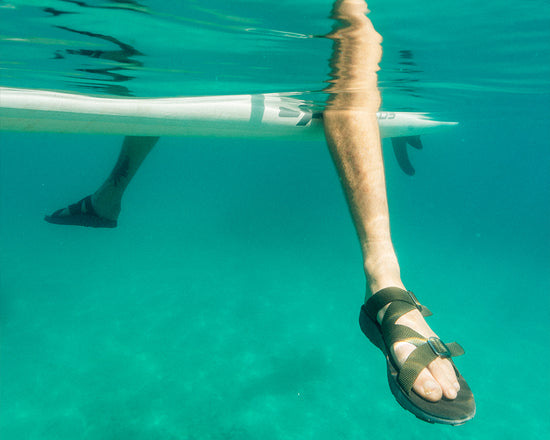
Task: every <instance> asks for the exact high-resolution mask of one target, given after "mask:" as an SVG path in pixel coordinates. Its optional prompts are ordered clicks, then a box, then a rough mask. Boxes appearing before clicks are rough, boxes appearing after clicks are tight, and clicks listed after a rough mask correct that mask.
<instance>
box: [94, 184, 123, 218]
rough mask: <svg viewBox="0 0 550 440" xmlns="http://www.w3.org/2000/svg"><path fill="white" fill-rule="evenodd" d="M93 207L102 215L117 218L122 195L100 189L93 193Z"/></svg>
mask: <svg viewBox="0 0 550 440" xmlns="http://www.w3.org/2000/svg"><path fill="white" fill-rule="evenodd" d="M92 207H93V208H94V210H95V212H96V214H97V215H99V216H100V217H103V218H106V219H109V220H117V219H118V216H119V214H120V210H121V197H118V196H116V195H114V194H104V193H102V192H99V191H98V192H96V193H94V194H92Z"/></svg>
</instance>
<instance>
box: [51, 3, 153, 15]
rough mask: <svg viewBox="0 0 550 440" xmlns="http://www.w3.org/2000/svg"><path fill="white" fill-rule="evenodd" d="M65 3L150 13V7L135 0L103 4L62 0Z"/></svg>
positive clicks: (84, 6)
mask: <svg viewBox="0 0 550 440" xmlns="http://www.w3.org/2000/svg"><path fill="white" fill-rule="evenodd" d="M61 1H63V2H65V3H72V4H74V5H78V6H81V7H83V8H94V9H123V10H125V11H135V12H142V13H145V14H147V13H149V8H147V6H144V5H142V4H140V3H139V2H136V1H133V0H110V1H108V2H106V4H103V5H102V6H96V5H89V4H88V3H86V2H81V1H76V0H61ZM111 3H114V4H111Z"/></svg>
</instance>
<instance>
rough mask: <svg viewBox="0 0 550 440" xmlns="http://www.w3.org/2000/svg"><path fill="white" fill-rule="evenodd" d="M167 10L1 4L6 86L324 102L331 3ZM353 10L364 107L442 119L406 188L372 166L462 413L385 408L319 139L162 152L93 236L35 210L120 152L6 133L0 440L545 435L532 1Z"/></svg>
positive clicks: (548, 151) (545, 300)
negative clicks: (365, 53)
mask: <svg viewBox="0 0 550 440" xmlns="http://www.w3.org/2000/svg"><path fill="white" fill-rule="evenodd" d="M45 3H47V5H45ZM181 3H182V4H181V5H178V4H176V5H173V4H171V3H170V2H153V1H150V2H145V1H144V2H142V3H140V4H139V5H138V4H137V2H124V3H123V2H93V1H87V2H78V3H77V2H71V1H62V0H59V1H52V2H34V1H30V0H28V1H10V2H0V22H2V30H1V31H0V41H1V44H0V69H1V70H0V85H1V86H10V87H30V88H41V89H51V90H64V91H70V92H76V93H93V94H117V95H123V96H181V95H202V94H208V95H213V94H234V93H261V92H300V93H304V94H307V95H309V96H312V97H313V98H314V99H319V100H322V98H323V94H322V93H319V92H320V91H322V89H323V88H324V87H325V85H326V83H325V81H326V80H327V78H328V73H329V67H328V59H329V58H330V53H331V44H330V42H329V41H328V40H326V39H323V38H312V37H313V36H319V35H323V34H326V33H327V32H329V31H330V28H331V26H332V23H331V22H330V20H329V19H328V18H327V17H328V15H329V13H330V9H331V6H332V2H331V1H329V0H324V1H311V0H307V1H304V2H301V3H300V4H296V2H286V1H279V2H270V3H266V2H257V1H244V0H243V1H232V2H221V1H214V0H213V1H204V0H202V1H198V0H197V1H186V2H181ZM106 6H109V8H106ZM369 7H370V9H371V11H372V12H371V14H370V18H371V20H372V21H373V23H374V26H375V27H376V29H377V30H378V32H379V33H380V34H381V35H382V36H383V38H384V42H383V48H384V57H383V61H382V63H381V71H380V74H379V84H380V88H381V90H382V95H383V108H384V109H392V110H404V111H425V112H430V113H432V114H434V115H436V116H437V117H439V118H441V119H444V120H454V121H458V122H460V124H459V125H458V126H457V127H456V128H453V129H452V130H450V131H447V132H444V133H440V134H433V135H429V136H425V137H424V139H423V142H424V150H422V151H412V152H411V160H412V162H413V163H414V165H415V167H416V170H417V173H416V175H415V176H414V177H408V176H406V175H404V174H403V173H402V171H401V170H400V169H399V167H398V166H397V164H396V162H395V158H394V157H393V154H392V151H391V148H385V150H384V153H385V163H386V174H387V185H388V195H389V202H390V211H391V215H392V234H393V240H394V244H395V246H396V248H397V252H398V256H399V260H400V263H401V269H402V274H403V278H404V280H405V282H406V284H407V286H408V287H409V288H410V289H412V290H414V291H415V293H416V294H417V296H418V297H419V298H420V299H421V301H422V302H424V303H426V304H427V305H428V306H429V307H430V309H431V310H432V311H433V312H434V316H433V317H432V318H430V320H429V321H430V323H431V324H432V326H433V328H434V330H436V331H437V332H438V333H439V335H440V336H441V337H442V338H443V339H444V340H448V341H453V340H457V341H459V342H460V343H461V344H462V345H463V346H464V347H465V349H466V355H465V356H463V357H462V358H458V359H457V365H458V367H459V369H460V370H461V372H462V374H463V375H464V376H465V377H466V379H467V380H468V382H469V384H470V385H471V387H472V389H473V390H474V393H475V395H476V401H477V406H478V414H477V416H476V418H475V419H474V420H473V421H471V422H468V423H467V424H466V425H464V426H462V427H456V428H451V427H445V426H435V425H429V424H426V423H424V422H421V421H418V420H416V419H415V418H414V416H412V415H410V414H409V413H407V412H405V411H403V410H402V409H401V408H400V407H399V405H398V404H397V403H396V402H395V400H394V398H393V396H392V395H391V393H390V391H389V388H388V385H387V382H386V378H385V374H386V373H385V364H384V361H383V358H382V356H381V355H380V353H379V352H378V351H377V350H376V349H375V348H374V347H372V346H371V345H370V344H369V342H368V341H367V340H366V338H365V337H364V336H363V335H362V334H361V332H360V330H359V327H358V324H357V317H358V312H359V306H360V304H361V302H362V300H363V295H364V291H365V280H364V275H363V271H362V261H361V255H360V251H359V246H358V244H357V239H356V237H355V231H354V229H353V226H352V223H351V220H350V218H349V214H348V211H347V207H346V204H345V201H344V198H343V195H342V191H341V189H340V187H339V182H338V178H337V176H336V173H335V171H334V167H333V165H332V163H331V160H330V156H329V154H328V152H327V149H326V146H325V145H324V143H321V142H319V143H317V142H310V143H297V142H294V143H287V142H278V141H272V142H262V143H259V142H258V141H253V140H246V139H225V140H221V139H201V140H197V139H184V138H165V139H161V140H160V142H159V144H158V147H156V148H155V149H154V150H153V152H152V153H151V154H150V156H149V157H148V158H147V160H146V161H145V163H144V165H143V167H142V168H141V169H140V170H139V173H138V174H137V175H136V177H135V179H134V181H132V184H131V185H130V187H129V188H128V190H127V193H126V195H125V198H124V201H123V211H122V214H121V217H120V219H119V227H118V228H117V229H115V230H94V229H85V228H70V227H58V226H53V225H50V224H48V223H45V222H44V221H43V220H42V217H43V216H44V214H48V213H51V212H52V211H54V210H55V209H57V208H60V207H62V206H65V205H67V204H68V203H71V202H74V201H76V200H77V199H79V198H81V197H82V196H84V195H86V194H89V193H91V192H93V191H94V190H95V189H96V188H97V186H98V185H99V184H100V183H101V182H102V181H103V180H104V179H105V178H106V177H107V175H108V173H109V172H110V170H111V168H112V166H113V163H114V161H115V160H116V157H117V154H118V150H119V146H120V142H121V139H120V138H119V137H115V136H76V135H51V134H47V135H46V134H24V133H6V132H0V438H1V439H2V440H16V439H17V440H27V439H28V440H35V439H40V440H50V439H56V440H57V439H59V440H66V439H71V440H72V439H75V438H79V439H86V440H98V439H101V440H111V439H113V440H115V439H116V440H127V439H128V440H129V439H132V440H140V439H170V440H172V439H178V440H179V439H239V440H241V439H242V440H248V439H258V438H263V439H266V440H286V439H300V440H302V439H313V438H315V439H317V440H318V439H327V440H329V439H330V440H332V439H364V438H392V439H393V438H407V439H422V440H425V439H468V440H470V439H480V440H481V439H483V440H485V439H495V440H496V439H498V440H506V439H510V440H515V439H518V438H524V439H540V438H545V437H546V436H548V434H549V433H550V408H549V407H548V404H547V398H546V396H547V395H548V393H549V392H550V379H549V377H548V374H547V373H546V369H547V367H546V366H547V365H548V363H549V361H550V352H549V344H548V337H549V336H550V334H549V333H550V331H549V330H550V329H549V327H548V314H549V311H550V299H549V296H548V291H549V290H550V270H549V268H550V223H549V222H550V221H549V219H550V204H549V203H548V201H549V200H550V178H549V176H548V170H550V141H549V139H550V125H549V124H548V120H549V118H550V79H549V78H550V75H549V74H550V43H549V41H550V26H548V24H549V22H550V5H549V3H548V2H547V1H543V0H539V1H535V0H531V1H524V2H521V3H519V2H500V1H495V0H490V1H486V2H484V3H483V4H479V2H474V1H466V2H460V3H456V2H451V1H441V2H430V1H419V2H415V3H414V4H411V3H410V2H408V1H404V0H392V1H387V0H386V1H382V0H376V1H374V0H373V1H370V2H369ZM129 8H131V9H132V10H129ZM62 12H64V13H62ZM77 31H79V32H77ZM99 35H102V36H103V37H105V38H101V37H99ZM115 40H116V42H115ZM130 47H131V48H133V49H132V50H133V51H134V52H132V50H130V49H129V48H130ZM121 48H123V49H124V50H122V49H121ZM99 52H101V53H102V55H101V56H100V55H99ZM105 52H110V53H109V54H105ZM115 52H116V53H115ZM94 54H95V56H94Z"/></svg>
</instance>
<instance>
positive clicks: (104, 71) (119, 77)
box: [54, 26, 143, 96]
mask: <svg viewBox="0 0 550 440" xmlns="http://www.w3.org/2000/svg"><path fill="white" fill-rule="evenodd" d="M54 27H56V28H58V29H62V30H65V31H69V32H74V33H77V34H80V35H85V36H87V37H91V38H97V39H100V40H103V41H107V42H109V43H112V44H114V45H116V46H118V47H119V49H118V50H90V49H65V50H63V51H61V50H58V51H56V52H55V59H63V58H65V57H66V55H77V56H84V57H88V58H93V59H99V60H106V61H114V62H116V63H117V65H114V66H112V65H109V66H108V67H96V68H82V69H76V70H77V71H79V72H86V73H90V74H93V75H98V76H99V77H101V80H102V81H109V82H111V83H113V82H114V83H121V82H125V81H129V80H131V79H133V78H134V77H133V76H132V75H130V74H129V73H130V71H131V69H135V68H140V67H143V63H142V62H141V61H139V60H136V59H133V58H132V57H135V56H142V55H143V53H141V52H140V51H139V50H137V49H136V48H134V47H133V46H131V45H129V44H126V43H124V42H122V41H120V40H118V39H116V38H115V37H111V36H108V35H101V34H95V33H93V32H85V31H79V30H76V29H71V28H68V27H65V26H54ZM85 79H89V80H91V81H97V78H85ZM80 85H81V86H83V87H86V88H91V89H97V90H105V91H109V92H110V93H112V92H115V91H116V94H117V95H122V96H131V95H132V94H131V92H130V91H129V90H128V89H127V88H126V87H124V86H121V85H113V84H107V85H100V84H97V83H96V84H95V85H94V84H93V83H81V84H80Z"/></svg>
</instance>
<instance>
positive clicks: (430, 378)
mask: <svg viewBox="0 0 550 440" xmlns="http://www.w3.org/2000/svg"><path fill="white" fill-rule="evenodd" d="M366 12H367V6H366V3H365V2H364V1H363V0H339V1H337V2H336V3H335V6H334V9H333V17H334V18H335V19H336V20H337V21H338V23H340V26H338V27H336V28H335V30H334V31H333V32H332V33H331V34H329V35H328V36H327V37H328V38H330V39H332V40H333V41H334V52H333V58H332V60H331V63H332V80H331V81H330V82H331V84H330V86H329V87H328V89H327V91H328V92H329V93H330V97H329V101H328V105H327V108H326V110H325V112H324V116H323V117H324V125H325V136H326V139H327V143H328V146H329V149H330V152H331V155H332V158H333V160H334V163H335V165H336V168H337V171H338V174H339V177H340V180H341V182H342V186H343V188H344V192H345V195H346V199H347V201H348V205H349V209H350V211H351V215H352V218H353V222H354V225H355V228H356V230H357V234H358V236H359V241H360V244H361V249H362V252H363V261H364V270H365V274H366V278H367V297H368V296H370V295H372V294H374V293H376V292H378V291H379V290H381V289H383V288H385V287H392V286H393V287H400V288H404V285H403V282H402V281H401V275H400V268H399V263H398V260H397V256H396V254H395V251H394V247H393V244H392V240H391V235H390V216H389V210H388V202H387V197H386V182H385V175H384V164H383V158H382V149H381V141H380V134H379V129H378V121H377V117H376V112H377V111H378V108H379V106H380V92H379V90H378V86H377V74H376V72H377V71H378V69H379V67H378V63H379V61H380V59H381V55H382V49H381V40H382V39H381V37H380V35H379V34H378V33H377V32H376V31H375V29H374V27H373V26H372V23H371V22H370V20H369V19H368V18H367V16H366V15H365V14H366ZM384 311H385V309H384V310H382V311H381V315H380V316H379V319H381V318H382V316H383V313H384ZM398 324H403V325H406V326H409V327H411V328H413V329H414V330H416V331H418V332H419V333H421V334H423V335H425V336H427V337H429V336H435V333H433V331H432V330H431V329H430V328H429V327H428V325H427V324H426V322H425V321H424V319H423V317H422V316H421V315H420V313H419V312H418V311H417V310H414V311H411V312H409V313H406V314H405V315H403V316H402V317H401V318H400V319H399V320H398ZM391 349H392V351H393V353H394V356H395V358H396V360H397V361H398V362H399V363H403V362H404V361H405V359H406V358H407V357H408V356H409V354H410V353H411V352H412V351H413V350H414V346H412V345H411V344H408V343H406V342H403V343H401V342H398V343H396V344H394V345H393V346H392V347H391ZM414 390H415V391H416V392H417V393H418V394H419V395H421V396H423V397H424V398H425V399H427V400H431V401H437V400H439V399H441V397H442V395H444V396H445V397H447V398H449V399H453V398H455V397H456V395H457V390H458V381H457V380H456V376H455V373H454V370H453V368H452V365H451V364H450V362H449V361H448V360H446V359H436V360H435V361H434V362H432V364H430V366H429V368H427V369H424V370H423V371H422V373H421V374H420V376H419V377H418V378H417V380H416V382H415V384H414Z"/></svg>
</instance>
